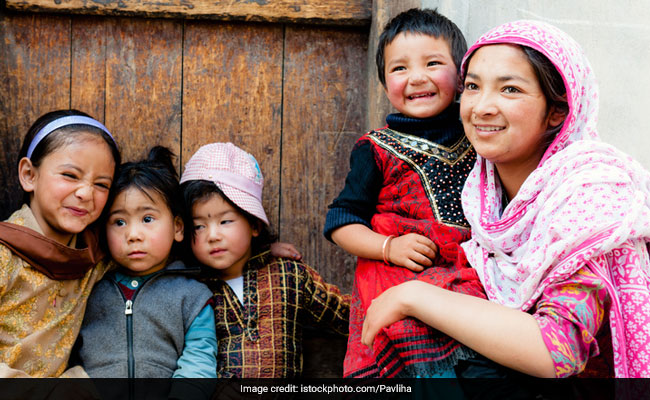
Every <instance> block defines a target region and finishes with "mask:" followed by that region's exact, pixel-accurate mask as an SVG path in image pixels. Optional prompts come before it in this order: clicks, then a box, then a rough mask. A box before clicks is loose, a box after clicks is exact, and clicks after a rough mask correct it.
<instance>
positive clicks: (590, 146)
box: [462, 21, 650, 377]
mask: <svg viewBox="0 0 650 400" xmlns="http://www.w3.org/2000/svg"><path fill="white" fill-rule="evenodd" d="M497 43H507V44H519V45H523V46H528V47H531V48H533V49H535V50H538V51H540V52H541V53H542V54H544V55H545V56H546V57H547V58H548V59H549V60H550V61H551V62H552V63H553V64H554V65H555V67H556V68H557V70H558V71H559V72H560V74H561V75H562V78H563V79H564V83H565V87H566V89H567V101H568V103H569V114H568V115H567V117H566V119H565V122H564V125H563V127H562V129H561V131H560V132H559V133H558V135H557V137H556V138H555V140H554V141H553V143H552V144H551V145H550V146H549V148H548V149H547V150H546V152H545V153H544V155H543V157H542V160H541V161H540V163H539V165H538V167H537V169H535V170H534V171H533V172H532V173H531V174H530V175H529V176H528V178H527V179H526V181H525V182H524V184H523V185H522V186H521V188H520V190H519V192H518V193H517V195H516V196H515V197H514V198H513V199H512V200H511V201H510V203H509V204H508V205H507V207H506V208H505V210H503V213H502V212H501V210H502V204H501V199H502V196H501V195H502V192H501V190H502V189H501V186H500V184H499V181H498V176H497V175H496V170H495V167H494V164H492V163H491V162H490V161H487V160H485V159H484V158H482V157H480V156H479V157H478V159H477V162H476V165H475V166H474V169H473V170H472V172H471V174H470V176H469V178H468V179H467V182H466V183H465V187H464V189H463V197H462V199H463V210H464V212H465V216H466V217H467V220H468V221H469V223H470V225H471V227H472V239H471V240H470V241H468V242H466V243H464V244H463V249H464V250H465V253H466V255H467V258H468V259H469V261H470V263H471V265H472V266H473V267H474V268H475V269H476V270H477V272H478V274H479V277H480V279H481V282H482V283H483V285H484V286H485V290H486V293H487V295H488V297H489V298H490V300H491V301H494V302H497V303H500V304H503V305H506V306H508V307H512V308H519V309H521V310H524V311H527V310H529V309H530V308H531V307H533V306H534V305H535V303H536V301H537V300H538V298H539V296H540V295H541V294H542V292H543V290H544V289H545V288H546V287H547V286H549V285H550V284H552V283H554V282H558V281H562V280H564V279H567V278H569V277H570V276H571V275H573V274H574V273H576V271H578V270H579V269H581V268H582V267H584V266H585V265H587V266H589V267H590V269H591V270H592V271H593V272H595V273H596V274H597V275H599V276H600V277H601V278H602V279H603V280H604V281H605V283H606V285H607V287H608V292H609V294H610V296H611V299H612V305H611V308H610V313H609V322H610V327H611V331H612V340H613V348H614V362H615V372H616V376H618V377H639V376H643V377H650V361H649V358H650V262H649V259H648V248H647V243H648V242H649V241H650V174H649V173H648V172H647V171H646V170H645V169H644V168H643V167H642V166H641V165H640V164H638V163H637V162H636V161H634V160H633V159H632V158H631V157H629V156H627V155H626V154H624V153H622V152H620V151H618V150H617V149H615V148H614V147H612V146H610V145H608V144H605V143H603V142H601V141H600V140H599V137H598V133H597V130H596V122H597V112H598V88H597V85H596V81H595V77H594V74H593V72H592V69H591V67H590V65H589V62H588V61H587V59H586V58H585V56H584V53H583V51H582V50H581V48H580V46H579V45H578V44H577V43H576V42H575V41H574V40H573V39H572V38H570V37H569V36H568V35H567V34H566V33H564V32H562V31H561V30H559V29H558V28H556V27H554V26H551V25H548V24H546V23H543V22H538V21H517V22H512V23H508V24H504V25H501V26H499V27H497V28H495V29H493V30H491V31H489V32H488V33H486V34H485V35H483V36H482V37H481V38H479V39H478V41H477V42H476V43H475V44H474V45H473V46H472V47H471V48H470V49H469V51H468V52H467V54H466V55H465V59H464V60H463V64H462V69H463V75H464V73H465V72H466V69H467V62H468V58H469V57H470V56H471V54H472V53H473V52H474V51H475V50H476V49H477V48H479V47H481V46H485V45H489V44H497ZM623 247H625V249H629V248H633V249H634V251H633V252H632V254H630V252H629V251H625V250H621V248H623Z"/></svg>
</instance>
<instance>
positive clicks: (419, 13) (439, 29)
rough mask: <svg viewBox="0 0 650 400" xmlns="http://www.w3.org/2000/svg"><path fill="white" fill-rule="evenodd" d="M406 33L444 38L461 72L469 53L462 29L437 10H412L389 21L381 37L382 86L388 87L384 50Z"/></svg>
mask: <svg viewBox="0 0 650 400" xmlns="http://www.w3.org/2000/svg"><path fill="white" fill-rule="evenodd" d="M404 32H409V33H414V34H421V35H428V36H433V37H435V38H439V37H443V38H444V39H445V40H446V41H447V43H449V48H450V49H451V56H452V58H453V59H454V64H456V69H457V70H458V71H460V63H461V62H462V61H463V56H464V55H465V52H466V51H467V42H466V41H465V36H464V35H463V33H462V32H461V31H460V29H458V27H457V26H456V24H454V23H453V22H451V21H450V20H449V19H448V18H447V17H445V16H444V15H442V14H440V13H438V11H437V10H435V9H429V8H424V9H420V8H411V9H410V10H407V11H404V12H402V13H400V14H398V15H397V16H395V17H394V18H393V19H391V20H390V21H388V23H387V24H386V26H384V30H383V32H382V33H381V35H380V36H379V43H377V55H376V57H375V61H376V63H377V74H378V76H379V81H380V82H381V84H382V85H384V86H386V76H385V74H384V68H385V67H386V65H385V61H384V50H385V49H386V46H388V45H389V44H390V43H391V42H392V41H393V40H394V39H395V37H397V35H399V34H400V33H404Z"/></svg>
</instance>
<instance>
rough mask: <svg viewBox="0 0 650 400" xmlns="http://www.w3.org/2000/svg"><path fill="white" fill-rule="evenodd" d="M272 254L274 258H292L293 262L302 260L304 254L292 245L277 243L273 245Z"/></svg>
mask: <svg viewBox="0 0 650 400" xmlns="http://www.w3.org/2000/svg"><path fill="white" fill-rule="evenodd" d="M271 254H272V255H273V256H274V257H283V258H290V259H292V260H296V261H300V260H302V254H300V252H299V251H298V250H296V248H295V247H294V246H293V245H292V244H291V243H282V242H275V243H273V244H271Z"/></svg>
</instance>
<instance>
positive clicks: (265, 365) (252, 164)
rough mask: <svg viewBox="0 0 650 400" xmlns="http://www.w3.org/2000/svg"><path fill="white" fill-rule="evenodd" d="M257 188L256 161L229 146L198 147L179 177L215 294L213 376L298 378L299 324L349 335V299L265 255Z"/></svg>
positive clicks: (308, 272)
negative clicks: (214, 364)
mask: <svg viewBox="0 0 650 400" xmlns="http://www.w3.org/2000/svg"><path fill="white" fill-rule="evenodd" d="M262 187H263V177H262V172H261V171H260V169H259V166H258V164H257V161H256V160H255V158H254V157H253V156H252V155H250V154H248V153H246V152H245V151H243V150H242V149H240V148H238V147H236V146H235V145H233V144H232V143H212V144H208V145H205V146H203V147H201V148H200V149H199V150H198V151H197V152H196V153H195V154H194V155H193V156H192V158H191V159H190V160H189V161H188V162H187V164H186V165H185V171H184V172H183V176H182V177H181V189H182V192H183V196H184V199H185V209H186V210H187V211H188V212H190V213H191V215H188V216H186V226H187V227H192V229H191V231H192V233H191V235H189V237H188V239H189V240H191V248H192V253H193V255H194V257H195V258H196V260H197V261H198V262H199V263H200V264H201V265H202V266H203V268H204V271H203V274H202V276H203V279H202V281H203V282H205V283H206V284H207V285H208V287H209V288H210V289H211V290H212V293H213V296H212V300H213V303H212V305H213V307H214V315H215V320H216V331H217V337H218V338H219V351H218V355H217V365H218V370H217V375H218V377H219V378H230V377H237V378H292V377H297V376H300V373H301V372H302V327H303V326H304V325H315V326H320V327H324V328H329V329H331V330H333V331H335V332H337V333H339V334H342V335H345V334H346V333H347V325H348V316H349V312H350V302H349V296H343V295H341V293H340V292H339V289H338V288H337V287H336V286H334V285H329V284H327V283H325V282H324V281H323V278H321V277H320V275H318V273H317V272H316V271H314V270H313V269H312V268H310V267H309V266H307V265H306V264H303V263H301V262H299V261H294V260H289V259H284V258H279V257H274V256H273V255H272V254H271V252H270V251H267V250H266V249H267V248H268V247H269V245H270V244H271V243H272V241H273V239H272V237H271V235H270V233H269V229H268V219H267V217H266V213H265V212H264V208H263V207H262ZM290 247H293V246H290ZM293 252H295V250H293ZM281 253H282V252H281V251H275V254H281ZM284 253H285V254H286V253H287V252H284ZM288 253H289V254H291V252H288Z"/></svg>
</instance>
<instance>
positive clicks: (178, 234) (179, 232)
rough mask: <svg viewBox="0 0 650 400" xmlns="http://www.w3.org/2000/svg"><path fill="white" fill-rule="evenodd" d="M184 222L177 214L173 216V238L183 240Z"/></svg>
mask: <svg viewBox="0 0 650 400" xmlns="http://www.w3.org/2000/svg"><path fill="white" fill-rule="evenodd" d="M183 232H184V224H183V219H182V218H181V217H179V216H176V217H174V240H175V241H177V242H182V241H183V237H184V236H183Z"/></svg>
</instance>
